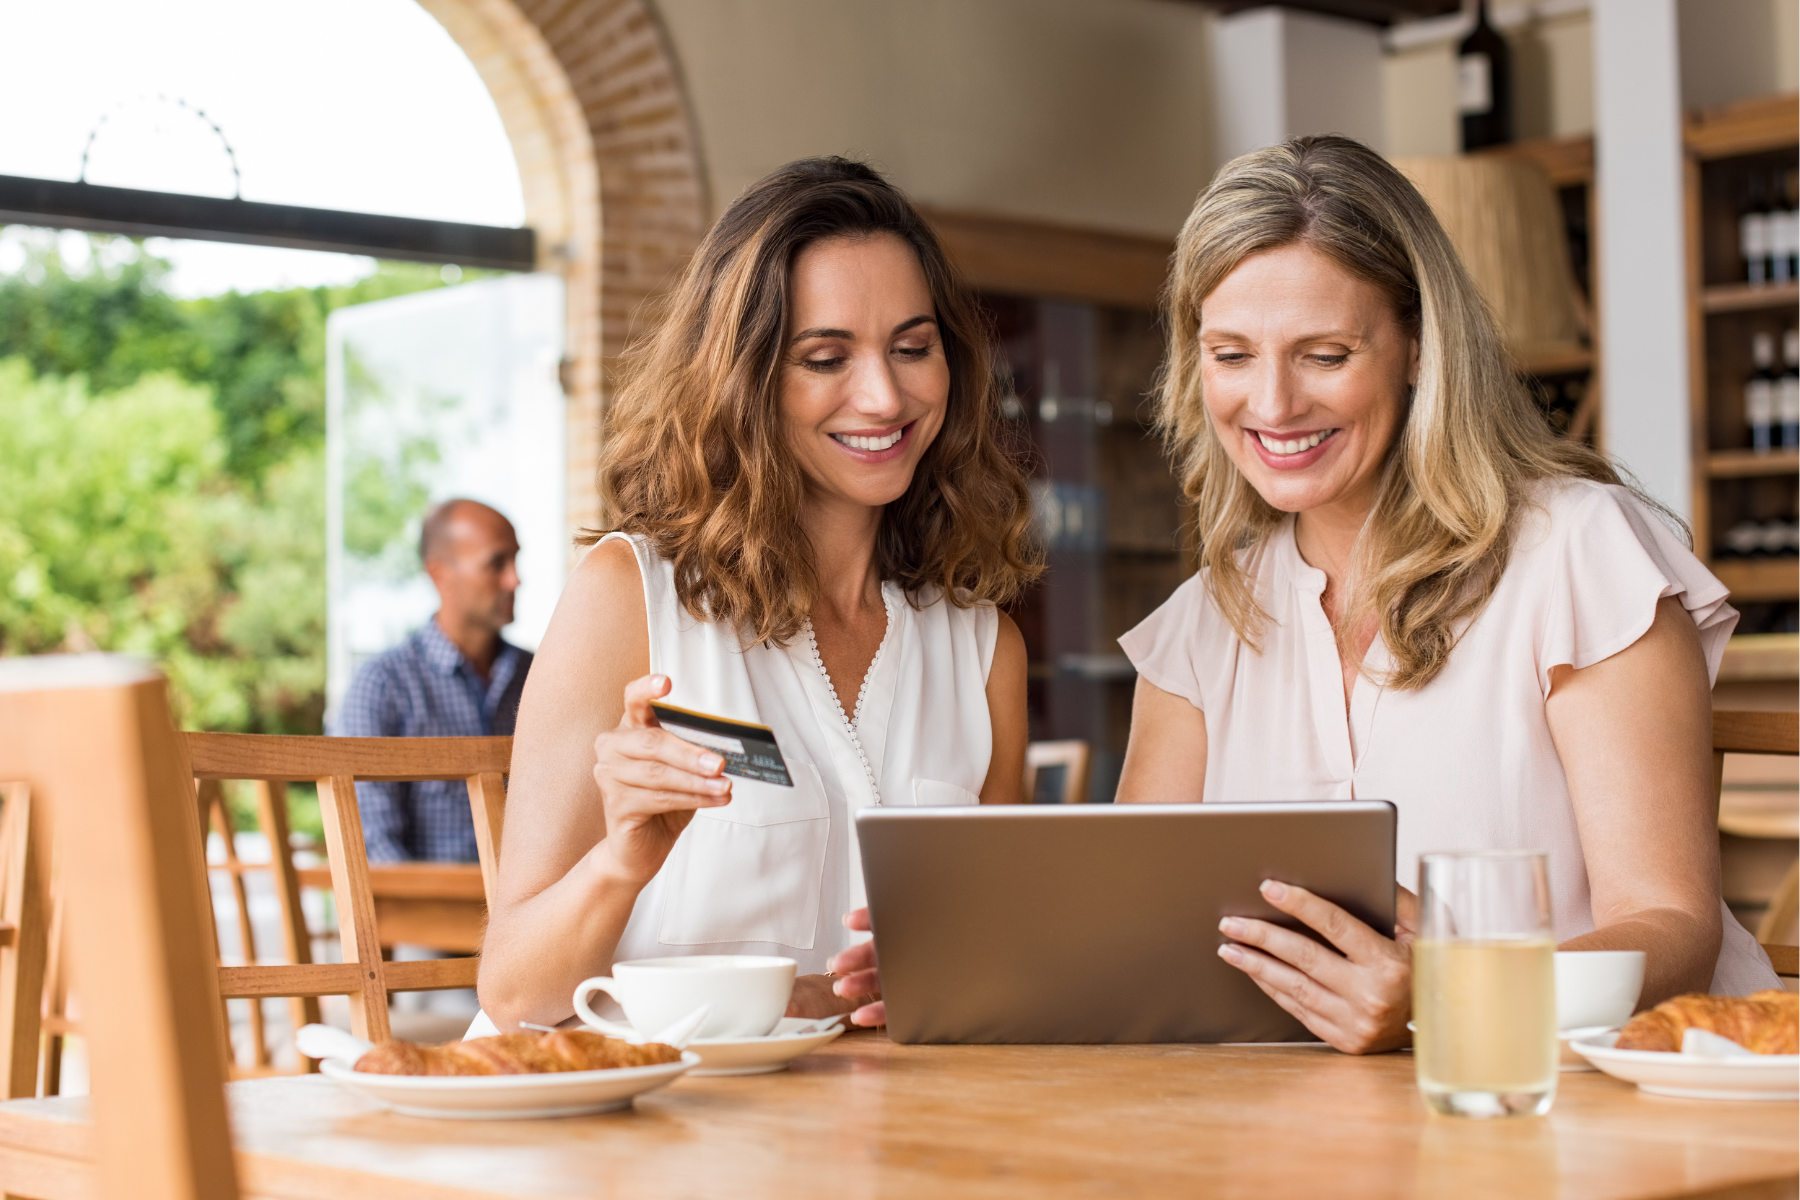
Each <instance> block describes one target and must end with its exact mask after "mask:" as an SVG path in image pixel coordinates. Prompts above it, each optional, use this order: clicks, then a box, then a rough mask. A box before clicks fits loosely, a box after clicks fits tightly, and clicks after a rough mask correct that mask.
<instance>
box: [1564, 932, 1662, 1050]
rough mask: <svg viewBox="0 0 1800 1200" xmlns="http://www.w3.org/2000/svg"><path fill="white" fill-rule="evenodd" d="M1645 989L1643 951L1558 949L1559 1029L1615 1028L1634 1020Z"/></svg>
mask: <svg viewBox="0 0 1800 1200" xmlns="http://www.w3.org/2000/svg"><path fill="white" fill-rule="evenodd" d="M1643 990H1644V952H1643V951H1642V950H1558V951H1557V952H1556V1028H1557V1029H1558V1030H1559V1031H1567V1030H1570V1029H1590V1028H1596V1027H1598V1028H1603V1029H1615V1028H1617V1027H1618V1026H1620V1025H1623V1024H1625V1022H1627V1021H1629V1020H1631V1014H1632V1013H1633V1012H1634V1011H1635V1010H1636V1009H1637V1002H1638V993H1639V992H1641V991H1643Z"/></svg>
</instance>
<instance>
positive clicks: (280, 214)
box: [0, 175, 537, 271]
mask: <svg viewBox="0 0 1800 1200" xmlns="http://www.w3.org/2000/svg"><path fill="white" fill-rule="evenodd" d="M0 224H5V225H47V226H50V227H52V228H57V229H82V230H87V231H89V232H92V233H119V234H124V235H125V236H127V237H168V238H196V239H200V240H203V241H212V242H238V243H241V244H243V245H247V246H285V247H288V248H290V249H294V250H323V251H327V252H329V253H333V254H367V255H370V256H372V257H374V258H387V259H401V260H405V261H408V262H428V263H455V264H457V265H458V266H464V267H489V268H493V269H495V270H501V271H530V270H533V269H535V267H536V265H537V235H536V234H535V233H533V232H532V231H531V230H530V229H507V228H503V227H501V226H497V225H466V224H463V223H461V222H457V221H422V220H419V219H417V218H414V217H390V216H383V215H380V214H377V213H354V212H339V211H337V210H335V209H326V208H300V207H297V206H294V205H290V204H263V203H261V202H259V201H255V200H223V199H220V198H218V197H216V196H183V195H180V194H177V193H174V192H146V191H139V190H138V189H136V188H116V187H102V186H100V185H98V184H92V183H67V182H64V181H61V180H54V179H27V178H23V177H21V176H17V175H0Z"/></svg>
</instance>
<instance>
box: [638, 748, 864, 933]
mask: <svg viewBox="0 0 1800 1200" xmlns="http://www.w3.org/2000/svg"><path fill="white" fill-rule="evenodd" d="M788 771H789V774H790V775H791V776H792V777H793V780H794V786H793V787H791V788H784V787H777V786H776V785H774V784H770V783H762V782H760V781H758V780H754V779H740V778H738V777H737V776H735V775H734V776H732V779H731V803H730V804H727V805H725V806H724V807H722V808H703V809H700V810H699V811H698V812H696V813H695V814H694V819H693V820H692V821H690V822H689V823H688V827H687V828H686V829H685V830H683V831H682V834H681V840H680V841H679V842H677V843H676V847H675V853H673V854H671V855H670V856H669V861H668V863H667V864H666V865H665V866H664V867H663V870H665V871H667V872H669V875H670V877H669V878H668V879H667V880H666V881H665V883H664V895H665V897H666V899H665V900H664V903H663V916H662V930H661V932H660V933H659V934H658V935H657V940H658V941H660V942H662V943H664V944H665V945H670V946H704V945H708V944H711V943H714V942H775V943H777V944H779V945H782V946H792V947H794V948H795V949H797V950H810V949H812V944H813V934H814V931H815V930H816V929H817V928H818V923H819V889H820V886H821V884H822V882H823V880H824V876H825V846H826V842H827V840H828V838H829V836H830V833H831V813H830V809H829V808H828V807H827V805H826V801H825V785H824V784H823V783H822V782H821V781H820V779H819V770H818V768H817V767H815V766H813V765H812V764H811V763H805V762H796V761H794V760H793V759H791V758H790V759H789V760H788Z"/></svg>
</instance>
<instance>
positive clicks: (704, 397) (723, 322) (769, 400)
mask: <svg viewBox="0 0 1800 1200" xmlns="http://www.w3.org/2000/svg"><path fill="white" fill-rule="evenodd" d="M882 235H889V236H893V237H897V238H899V239H900V240H901V241H903V242H905V243H906V244H907V245H909V246H911V247H912V249H913V252H914V253H915V254H917V255H918V257H919V265H920V267H921V268H922V269H923V270H924V273H925V282H926V285H927V287H928V288H929V289H930V292H931V297H932V302H933V306H934V309H935V313H934V315H935V316H936V318H937V324H938V331H939V336H940V338H941V339H942V343H943V347H944V357H945V359H946V361H947V362H948V364H949V368H950V396H949V402H948V406H947V408H946V411H945V414H944V424H943V427H942V428H941V429H940V430H939V431H938V435H937V438H936V439H935V440H934V441H933V442H932V443H931V445H930V446H929V447H928V448H927V449H926V451H925V454H924V456H923V457H922V458H921V459H920V461H919V466H918V470H917V471H916V472H915V473H914V475H913V479H912V483H911V485H910V486H909V487H908V488H907V490H906V492H905V494H904V495H902V496H901V497H900V498H899V499H898V500H895V501H894V502H892V503H891V504H889V505H887V506H886V508H885V509H884V510H883V512H882V516H881V526H880V531H879V533H878V534H877V538H876V547H875V563H876V567H877V569H878V570H879V571H880V573H881V578H882V579H883V580H892V581H894V582H896V583H898V584H899V585H900V586H901V588H902V589H903V590H904V591H905V592H906V594H907V597H908V599H909V601H910V602H911V603H913V604H915V605H919V604H923V603H930V602H931V601H932V600H933V599H935V598H936V596H937V595H938V594H940V593H941V594H942V595H943V596H945V597H946V598H948V600H949V601H950V602H951V603H952V604H955V605H957V606H959V607H968V606H971V605H974V604H978V603H992V604H1005V603H1007V602H1008V601H1010V600H1012V599H1013V598H1014V597H1015V596H1017V595H1018V593H1019V592H1020V590H1021V589H1023V588H1024V587H1025V586H1026V585H1027V584H1028V583H1030V582H1031V580H1032V579H1034V578H1036V576H1037V574H1038V573H1039V571H1041V570H1042V568H1041V566H1040V565H1039V564H1038V561H1037V554H1036V552H1035V550H1033V549H1032V547H1031V546H1030V544H1029V543H1028V541H1027V535H1028V532H1029V529H1030V521H1031V506H1030V499H1029V495H1028V493H1027V491H1026V488H1025V475H1024V472H1023V471H1022V470H1021V468H1020V465H1019V464H1018V463H1017V462H1015V461H1014V460H1013V458H1012V457H1011V456H1010V455H1009V454H1008V453H1007V452H1006V451H1005V450H1004V449H1003V448H1002V446H1001V444H1000V441H999V436H998V435H999V430H1000V420H1001V417H1000V399H1001V389H1000V387H999V385H998V378H997V375H996V372H995V358H994V353H993V341H992V336H991V333H990V331H989V327H988V323H987V320H986V318H985V317H984V315H983V313H982V311H981V309H980V308H979V306H978V305H977V304H976V302H975V299H974V297H973V295H972V294H971V293H970V292H969V290H968V289H967V288H966V287H965V286H964V285H963V283H962V281H961V280H960V279H959V278H958V277H957V275H956V272H955V271H954V270H952V269H951V267H950V263H949V260H948V259H947V258H946V257H945V255H944V251H943V248H942V247H941V246H940V245H939V244H938V240H937V237H936V235H935V234H933V233H932V231H931V228H930V226H928V225H926V223H925V221H924V219H923V218H922V217H920V215H919V213H918V211H917V210H916V209H914V208H913V206H912V204H911V203H910V202H909V201H908V200H907V199H906V197H905V196H904V195H903V194H902V193H901V192H900V190H899V189H898V188H896V187H895V186H894V185H893V184H891V183H889V182H888V181H887V180H886V179H884V178H883V177H882V176H881V175H880V174H879V173H878V172H876V171H875V170H874V169H873V168H871V167H868V166H866V165H864V164H862V163H859V162H853V161H850V160H848V159H843V158H835V157H833V158H808V159H801V160H800V161H798V162H793V163H789V164H788V165H787V166H785V167H782V168H781V169H780V170H778V171H775V172H774V173H773V174H770V175H768V176H766V177H765V178H763V179H762V180H760V181H759V182H757V183H756V184H754V185H752V186H751V187H750V188H749V189H748V190H747V191H745V192H744V194H743V195H741V196H739V197H738V198H737V199H736V200H734V201H733V202H732V204H731V206H730V207H729V208H728V209H726V210H725V213H724V215H723V216H721V217H720V218H719V220H718V223H717V224H715V225H714V226H713V227H712V230H711V231H710V232H709V233H708V234H707V235H706V239H705V240H704V241H703V242H702V243H701V244H700V248H699V250H698V251H697V252H696V253H695V255H694V257H693V259H692V260H691V261H690V262H689V264H688V266H687V269H686V270H685V271H684V272H683V273H682V275H681V279H680V281H679V282H678V283H677V284H676V286H675V289H674V292H673V294H672V296H671V298H670V300H669V301H668V307H667V310H666V313H665V315H664V316H663V318H662V320H661V321H660V322H659V323H658V325H657V327H656V328H655V329H654V330H653V331H652V332H651V333H650V334H649V335H648V336H647V337H645V338H644V339H643V340H641V341H640V342H639V343H637V344H636V345H634V346H633V347H632V348H631V349H629V350H628V351H627V352H626V354H625V355H624V357H623V360H622V362H621V369H620V384H619V388H618V391H617V392H616V393H615V395H614V398H613V401H612V403H611V405H610V406H609V407H608V410H607V429H606V434H605V438H604V442H603V445H602V448H601V452H600V491H601V499H602V502H603V503H604V504H605V506H606V512H607V515H608V517H609V519H610V520H611V521H612V522H614V523H615V524H614V528H616V529H618V530H620V531H622V532H625V533H632V534H642V535H643V536H645V537H646V538H647V539H649V542H650V544H651V545H652V546H654V547H655V548H656V552H657V553H658V554H660V555H661V556H662V557H663V558H664V559H667V560H668V561H669V562H671V563H672V564H673V565H674V568H675V588H676V593H677V594H678V595H679V596H680V597H681V603H682V605H683V606H684V607H685V608H686V609H687V611H688V612H689V613H690V614H691V615H692V616H693V617H694V618H695V619H696V620H712V621H716V622H719V623H722V624H728V625H732V626H735V627H736V628H737V629H738V630H739V634H740V636H741V637H742V638H743V639H744V641H745V643H746V644H756V643H771V644H774V645H782V644H785V643H786V642H788V641H789V640H791V639H792V638H793V637H795V636H796V635H797V634H798V633H799V632H800V631H801V629H802V628H803V627H804V625H805V623H806V619H807V617H808V615H809V614H810V613H811V612H812V607H813V603H814V601H815V599H816V598H817V596H818V591H819V584H818V572H817V570H816V568H815V565H814V561H813V547H812V545H811V543H810V542H809V541H808V539H807V536H806V533H805V531H804V530H803V529H802V528H801V524H800V509H801V503H802V500H803V497H804V493H805V479H804V476H803V474H802V472H801V468H800V467H799V465H798V464H797V463H796V462H795V461H794V457H793V454H792V453H791V451H790V449H789V446H788V443H787V438H786V435H785V433H784V431H783V427H782V423H781V414H780V398H779V380H780V367H781V362H782V357H783V353H784V350H785V343H786V340H787V335H788V332H789V330H788V325H789V305H790V303H791V301H790V298H789V292H790V286H791V275H792V271H793V265H794V260H795V258H796V257H797V256H798V255H799V253H800V251H801V250H803V249H804V248H806V247H807V246H809V245H812V244H813V243H815V242H819V241H823V240H825V239H827V238H864V237H873V236H882ZM602 536H603V535H602V533H600V532H599V531H596V530H583V531H582V533H581V536H580V537H578V538H577V539H576V540H577V542H579V543H581V544H583V545H591V544H592V543H594V542H596V541H598V540H599V539H600V538H601V537H602Z"/></svg>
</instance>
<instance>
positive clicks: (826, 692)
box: [799, 582, 899, 807]
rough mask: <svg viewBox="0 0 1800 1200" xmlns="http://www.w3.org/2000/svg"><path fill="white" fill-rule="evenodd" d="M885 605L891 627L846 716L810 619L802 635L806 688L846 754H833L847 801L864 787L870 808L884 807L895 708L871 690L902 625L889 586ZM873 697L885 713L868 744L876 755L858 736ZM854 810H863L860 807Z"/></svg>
mask: <svg viewBox="0 0 1800 1200" xmlns="http://www.w3.org/2000/svg"><path fill="white" fill-rule="evenodd" d="M881 603H882V608H883V611H884V612H885V613H886V616H887V627H886V628H885V629H883V630H882V633H881V642H880V644H879V645H877V646H876V647H875V656H874V657H873V658H871V659H870V660H869V665H868V667H867V668H866V669H865V670H864V671H863V677H862V683H861V684H860V685H859V686H858V688H857V695H856V703H855V707H854V708H853V709H851V710H848V711H847V710H846V709H845V708H844V702H843V698H842V697H841V696H839V695H838V690H837V685H836V684H835V683H833V682H832V680H831V673H830V672H829V671H827V670H826V669H825V660H824V658H823V657H822V656H821V655H820V654H819V641H818V637H817V635H816V634H815V633H814V631H813V625H812V619H811V618H810V617H809V618H807V622H806V627H805V631H804V633H805V649H804V653H803V654H802V655H801V657H802V659H803V660H804V662H803V663H802V664H799V665H800V674H801V676H802V678H808V677H810V679H811V681H812V682H811V684H810V685H808V686H807V692H808V694H809V695H811V696H812V697H813V706H814V708H815V709H816V710H817V715H818V717H819V720H820V722H821V723H822V724H824V725H825V726H827V727H828V728H831V729H835V730H836V731H837V734H838V737H837V738H834V739H833V743H834V746H841V747H842V748H843V750H844V751H846V752H847V753H835V754H834V757H836V758H837V760H838V762H837V766H838V775H839V780H840V782H841V783H842V784H843V786H844V789H845V792H846V794H847V795H848V794H849V793H851V792H852V790H853V789H855V788H856V786H857V783H860V784H862V785H863V786H864V787H866V788H867V791H868V800H867V803H869V804H880V803H881V787H880V784H879V779H880V776H881V760H882V757H883V751H884V750H885V749H886V742H887V738H886V717H887V712H888V711H889V709H890V708H891V704H890V705H883V704H880V703H879V695H878V693H877V692H876V691H875V690H872V689H879V688H880V687H881V681H879V680H877V679H876V677H875V676H876V672H877V671H879V670H880V669H881V667H882V664H883V662H884V660H885V659H887V658H888V657H890V654H889V645H890V643H891V642H892V641H893V640H894V634H895V627H896V626H897V625H898V624H899V621H898V620H897V619H896V615H895V610H894V601H893V598H892V597H891V596H890V595H889V594H888V585H887V583H886V582H883V583H882V585H881ZM871 695H876V696H877V704H878V706H879V707H880V708H881V710H882V711H881V714H880V719H879V722H876V721H871V722H870V729H871V731H873V729H874V726H875V725H876V724H877V723H879V724H880V725H881V726H882V730H881V735H880V736H879V737H875V738H869V739H866V740H867V741H869V742H873V743H874V745H873V747H872V751H873V752H871V747H870V746H869V745H866V744H865V738H864V736H863V735H862V734H861V733H860V732H859V727H860V726H861V723H862V718H863V716H864V713H865V711H866V710H867V708H868V706H869V698H870V696H871ZM890 699H891V698H890ZM853 781H855V782H853ZM853 807H862V805H854V806H853Z"/></svg>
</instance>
